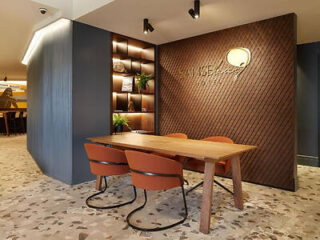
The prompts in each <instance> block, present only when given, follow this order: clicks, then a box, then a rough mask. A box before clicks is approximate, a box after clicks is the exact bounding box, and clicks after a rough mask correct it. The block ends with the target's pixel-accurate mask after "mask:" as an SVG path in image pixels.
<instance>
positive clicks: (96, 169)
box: [84, 143, 129, 176]
mask: <svg viewBox="0 0 320 240" xmlns="http://www.w3.org/2000/svg"><path fill="white" fill-rule="evenodd" d="M84 147H85V149H86V152H87V156H88V159H89V162H90V169H91V172H92V173H93V174H95V175H99V176H113V175H121V174H125V173H128V172H129V166H128V162H127V158H126V155H125V153H124V151H122V150H119V149H115V148H110V147H105V146H102V145H97V144H91V143H85V144H84Z"/></svg>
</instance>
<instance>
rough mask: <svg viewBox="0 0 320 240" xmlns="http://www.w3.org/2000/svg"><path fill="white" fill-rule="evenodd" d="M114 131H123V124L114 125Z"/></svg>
mask: <svg viewBox="0 0 320 240" xmlns="http://www.w3.org/2000/svg"><path fill="white" fill-rule="evenodd" d="M114 132H115V134H117V133H122V132H123V125H117V126H114Z"/></svg>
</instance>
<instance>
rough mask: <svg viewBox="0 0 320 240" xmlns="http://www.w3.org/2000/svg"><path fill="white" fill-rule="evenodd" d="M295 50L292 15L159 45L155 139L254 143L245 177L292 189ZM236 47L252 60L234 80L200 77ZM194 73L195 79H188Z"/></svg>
mask: <svg viewBox="0 0 320 240" xmlns="http://www.w3.org/2000/svg"><path fill="white" fill-rule="evenodd" d="M295 45H296V24H295V15H294V14H289V15H285V16H280V17H277V18H273V19H268V20H264V21H260V22H256V23H251V24H247V25H243V26H239V27H234V28H230V29H226V30H222V31H218V32H213V33H209V34H205V35H201V36H197V37H193V38H188V39H184V40H180V41H176V42H172V43H167V44H163V45H160V46H159V66H160V67H159V131H160V134H161V135H164V134H168V133H172V132H184V133H186V134H188V136H189V137H190V138H193V139H201V138H204V137H208V136H213V135H222V136H228V137H230V138H232V139H233V140H234V141H235V142H236V143H241V144H251V145H256V146H258V149H257V150H255V151H252V152H250V153H247V154H244V155H243V156H242V158H241V160H242V162H241V167H242V176H243V180H245V181H249V182H254V183H259V184H263V185H269V186H274V187H279V188H284V189H289V190H294V189H295V187H296V186H295V179H296V161H295ZM234 47H245V48H248V49H249V50H250V51H251V57H252V58H251V62H250V64H249V65H248V66H247V68H246V69H245V70H244V71H243V72H242V73H241V75H240V76H239V77H238V79H237V80H234V74H228V73H221V74H210V75H211V76H208V75H209V74H208V72H201V73H199V72H198V70H199V68H198V67H199V66H202V65H208V64H212V65H213V66H211V67H210V68H211V69H216V67H217V63H219V61H220V60H223V61H224V63H223V65H222V67H221V70H223V69H225V68H226V67H228V63H225V56H226V52H227V51H228V50H229V49H231V48H234ZM229 66H230V65H229ZM230 67H231V66H230ZM192 68H194V69H195V72H194V76H192V74H189V75H188V74H186V70H189V73H190V70H191V69H192ZM211 73H212V72H211ZM199 74H200V75H201V74H202V75H206V76H199Z"/></svg>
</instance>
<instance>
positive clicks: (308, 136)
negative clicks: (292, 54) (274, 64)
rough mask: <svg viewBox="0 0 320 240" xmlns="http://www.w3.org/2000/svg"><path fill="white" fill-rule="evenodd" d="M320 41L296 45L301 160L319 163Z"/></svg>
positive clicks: (299, 156)
mask: <svg viewBox="0 0 320 240" xmlns="http://www.w3.org/2000/svg"><path fill="white" fill-rule="evenodd" d="M319 53H320V42H317V43H309V44H302V45H298V47H297V57H298V66H297V108H298V109H297V114H298V116H297V117H298V163H300V164H305V165H312V166H319V126H320V125H319V121H320V118H319V107H320V105H319V93H320V92H319V87H320V86H319V77H320V67H319V64H320V63H319V55H320V54H319Z"/></svg>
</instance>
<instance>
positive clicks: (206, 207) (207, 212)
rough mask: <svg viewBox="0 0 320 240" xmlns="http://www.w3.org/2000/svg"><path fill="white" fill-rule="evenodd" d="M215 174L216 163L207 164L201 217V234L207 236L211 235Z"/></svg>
mask: <svg viewBox="0 0 320 240" xmlns="http://www.w3.org/2000/svg"><path fill="white" fill-rule="evenodd" d="M214 173H215V163H214V162H206V163H205V169H204V181H203V192H202V203H201V216H200V232H202V233H205V234H207V233H209V230H210V219H211V207H212V192H213V180H214Z"/></svg>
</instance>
